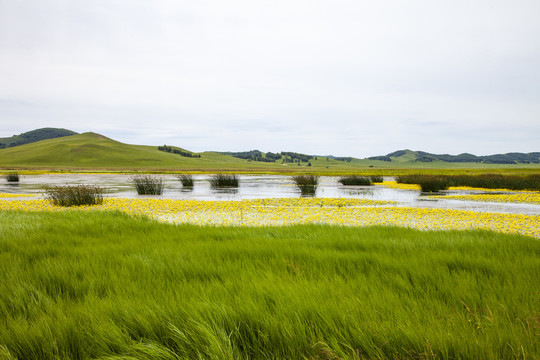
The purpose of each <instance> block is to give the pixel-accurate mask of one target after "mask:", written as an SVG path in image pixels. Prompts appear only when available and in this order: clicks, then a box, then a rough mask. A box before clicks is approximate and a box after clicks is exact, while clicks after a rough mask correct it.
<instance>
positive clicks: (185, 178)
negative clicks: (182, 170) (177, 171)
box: [178, 175, 193, 187]
mask: <svg viewBox="0 0 540 360" xmlns="http://www.w3.org/2000/svg"><path fill="white" fill-rule="evenodd" d="M178 180H180V182H181V183H182V186H183V187H193V176H191V175H179V176H178Z"/></svg>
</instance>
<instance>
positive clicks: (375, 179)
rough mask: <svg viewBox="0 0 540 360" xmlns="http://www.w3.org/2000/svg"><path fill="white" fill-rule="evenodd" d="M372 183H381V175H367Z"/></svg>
mask: <svg viewBox="0 0 540 360" xmlns="http://www.w3.org/2000/svg"><path fill="white" fill-rule="evenodd" d="M369 178H370V180H371V182H372V183H382V182H383V181H384V179H383V177H382V176H379V175H374V176H370V177H369Z"/></svg>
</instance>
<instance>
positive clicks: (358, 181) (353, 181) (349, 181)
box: [338, 175, 371, 186]
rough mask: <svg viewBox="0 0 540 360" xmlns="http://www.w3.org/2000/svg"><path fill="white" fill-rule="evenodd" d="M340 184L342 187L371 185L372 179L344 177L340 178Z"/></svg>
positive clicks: (352, 176) (354, 176)
mask: <svg viewBox="0 0 540 360" xmlns="http://www.w3.org/2000/svg"><path fill="white" fill-rule="evenodd" d="M338 182H340V183H341V184H342V185H363V186H369V185H371V179H370V178H369V177H368V176H358V175H351V176H344V177H342V178H340V179H339V180H338Z"/></svg>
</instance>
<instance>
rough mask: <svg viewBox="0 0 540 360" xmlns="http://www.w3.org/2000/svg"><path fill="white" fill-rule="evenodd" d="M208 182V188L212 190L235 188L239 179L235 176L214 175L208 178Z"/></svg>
mask: <svg viewBox="0 0 540 360" xmlns="http://www.w3.org/2000/svg"><path fill="white" fill-rule="evenodd" d="M208 181H210V186H211V187H213V188H223V187H229V188H237V187H238V183H239V178H238V176H237V175H235V174H232V175H229V174H215V175H212V176H210V179H209V180H208Z"/></svg>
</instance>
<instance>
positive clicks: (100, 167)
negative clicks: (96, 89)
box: [0, 133, 540, 174]
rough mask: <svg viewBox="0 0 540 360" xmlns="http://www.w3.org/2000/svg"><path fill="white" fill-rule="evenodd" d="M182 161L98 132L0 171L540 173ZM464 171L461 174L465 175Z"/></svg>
mask: <svg viewBox="0 0 540 360" xmlns="http://www.w3.org/2000/svg"><path fill="white" fill-rule="evenodd" d="M173 149H178V150H181V151H185V152H188V153H190V154H192V155H200V158H199V157H186V156H182V155H180V154H176V153H174V152H166V151H160V150H158V147H157V146H145V145H129V144H124V143H121V142H119V141H115V140H113V139H110V138H107V137H105V136H103V135H99V134H96V133H83V134H77V135H71V136H65V137H60V138H55V139H48V140H42V141H38V142H33V143H30V144H25V145H19V146H15V147H10V148H5V149H0V170H1V169H3V170H10V169H16V170H38V169H39V170H46V171H51V170H59V171H161V172H169V171H172V172H183V171H190V172H218V171H231V172H248V173H257V172H261V173H300V172H309V173H327V174H345V173H364V174H382V173H384V174H406V173H411V172H412V173H418V172H422V173H433V172H436V173H447V174H452V173H456V172H508V171H510V172H514V173H516V172H517V173H529V172H538V171H540V165H539V164H519V165H499V164H483V163H452V162H444V161H440V160H433V161H431V162H419V161H417V157H418V155H417V153H416V152H414V151H410V150H403V151H399V152H396V153H394V154H389V155H394V156H391V157H390V158H391V161H383V160H372V159H355V158H346V159H347V161H343V160H339V158H333V157H329V156H317V157H313V158H312V159H310V160H309V163H310V164H311V166H308V162H301V163H300V165H299V164H298V163H282V160H277V161H276V162H261V161H253V160H250V159H240V158H237V157H234V156H231V155H229V154H224V153H218V152H202V153H196V154H195V153H191V152H189V150H186V149H182V148H180V147H176V146H175V147H173ZM464 169H465V170H464Z"/></svg>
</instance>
